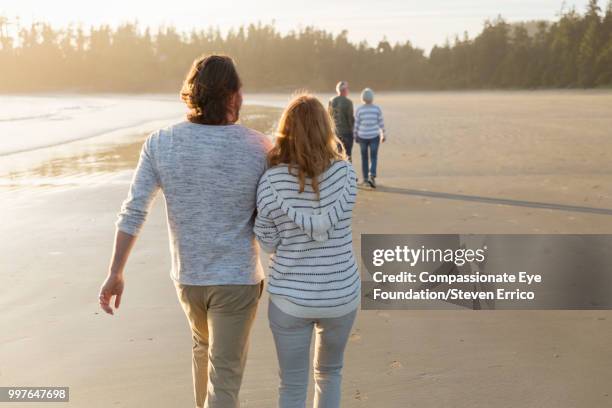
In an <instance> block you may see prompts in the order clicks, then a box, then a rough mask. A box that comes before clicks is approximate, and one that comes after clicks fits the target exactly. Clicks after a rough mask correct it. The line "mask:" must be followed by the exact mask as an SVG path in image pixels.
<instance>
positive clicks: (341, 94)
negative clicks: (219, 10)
mask: <svg viewBox="0 0 612 408" xmlns="http://www.w3.org/2000/svg"><path fill="white" fill-rule="evenodd" d="M336 93H337V94H338V95H336V96H334V97H333V98H332V99H331V100H330V101H329V105H328V107H327V110H328V111H329V115H330V116H331V117H332V118H333V119H334V125H335V131H336V136H338V139H340V141H341V142H342V145H343V146H344V151H345V152H346V154H347V155H348V159H349V161H352V153H353V127H354V126H355V117H354V116H353V102H352V101H351V100H350V99H349V98H348V94H349V87H348V82H346V81H340V82H338V84H337V85H336Z"/></svg>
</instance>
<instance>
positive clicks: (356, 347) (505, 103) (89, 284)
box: [0, 92, 612, 408]
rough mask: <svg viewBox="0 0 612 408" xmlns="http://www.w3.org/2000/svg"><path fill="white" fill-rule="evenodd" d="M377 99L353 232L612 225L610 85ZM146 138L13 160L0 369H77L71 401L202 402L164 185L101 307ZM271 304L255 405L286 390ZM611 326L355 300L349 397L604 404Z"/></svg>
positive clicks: (253, 368) (251, 375)
mask: <svg viewBox="0 0 612 408" xmlns="http://www.w3.org/2000/svg"><path fill="white" fill-rule="evenodd" d="M379 102H380V103H381V105H382V107H383V109H384V110H385V114H386V119H387V124H388V127H389V136H390V137H389V142H388V143H386V144H385V145H383V147H382V150H381V156H380V161H381V163H380V177H379V183H380V188H379V189H378V191H369V190H362V191H360V195H359V198H358V205H357V208H356V211H355V221H354V236H355V244H356V248H358V245H359V237H360V234H361V233H452V232H457V233H467V232H475V233H478V232H480V233H494V232H495V233H514V232H521V233H531V232H533V233H539V232H541V233H566V232H575V233H612V215H611V214H610V213H606V211H605V209H610V208H612V183H610V181H611V176H610V172H611V170H612V160H611V159H612V157H611V156H612V139H610V137H609V136H610V129H611V128H612V116H610V114H609V113H610V112H611V111H612V94H610V93H603V92H601V93H597V92H537V93H526V92H511V93H495V92H486V93H431V94H409V95H405V94H403V95H402V94H395V95H394V94H390V95H383V96H381V97H380V98H379ZM259 126H264V125H261V124H260V125H259ZM139 143H140V139H139V140H138V141H133V142H131V143H128V144H124V145H122V146H120V147H118V146H116V145H111V146H110V148H109V146H108V145H106V146H105V147H100V146H98V148H92V147H91V145H89V147H88V148H87V149H85V150H83V149H81V148H79V147H75V148H74V150H73V151H72V153H71V154H72V155H73V156H70V155H69V156H67V157H64V158H62V157H54V158H53V159H52V160H49V161H48V162H46V163H45V164H44V165H42V166H39V167H37V168H36V169H35V170H31V171H30V172H25V173H19V174H13V175H12V176H11V177H8V176H6V175H5V176H3V180H2V181H3V187H1V189H0V199H1V200H0V212H1V213H2V214H3V217H2V231H3V233H2V235H1V237H2V238H0V240H1V241H0V242H1V248H2V251H1V252H0V270H1V271H2V273H1V274H0V287H1V288H3V289H2V290H0V307H1V310H2V318H1V320H0V385H3V386H8V385H36V386H41V385H56V386H63V385H66V386H70V387H71V403H70V404H69V406H72V407H92V408H93V407H105V408H107V407H137V408H138V407H145V406H146V407H155V408H157V407H190V406H192V395H191V372H190V351H191V350H190V336H189V332H188V327H187V323H186V320H185V318H184V315H183V313H182V311H181V310H180V307H179V304H178V302H177V300H176V295H175V293H174V288H173V285H172V283H171V281H170V279H169V277H168V269H169V254H168V238H167V232H166V226H165V220H164V211H163V204H162V200H161V199H159V198H158V200H157V202H156V204H155V205H154V208H153V210H152V212H151V214H150V217H149V220H148V222H147V225H146V226H145V228H144V231H143V233H142V235H141V237H140V239H139V242H138V244H137V246H136V248H135V251H134V253H133V255H132V257H131V259H130V261H129V264H128V268H127V271H126V279H127V287H126V293H125V296H124V302H123V304H122V306H121V309H120V310H119V313H117V315H115V316H113V317H110V316H106V315H103V314H102V313H101V312H100V311H99V310H98V306H97V299H96V297H97V290H98V287H99V285H100V283H101V280H102V278H103V276H104V274H105V271H106V268H107V262H108V257H109V256H110V251H111V243H112V237H113V232H114V231H113V222H114V220H115V214H116V212H117V210H118V207H119V205H120V203H121V201H122V200H123V198H124V196H125V193H126V189H127V183H128V182H129V178H130V174H131V173H130V171H129V170H126V169H127V168H130V167H131V166H132V165H133V163H134V160H135V158H136V153H137V148H138V145H139ZM81 150H82V152H81V153H78V154H77V153H75V152H76V151H81ZM75 155H76V157H78V159H74V156H75ZM70 157H73V158H72V159H71V158H70ZM355 164H356V165H357V166H359V163H358V160H356V163H355ZM60 176H61V177H60ZM32 185H34V186H32ZM532 202H538V203H539V204H538V205H535V204H532ZM542 206H544V208H542ZM600 209H604V211H600ZM357 252H358V251H357ZM266 309H267V298H264V299H263V300H262V302H261V306H260V310H259V312H258V316H257V321H256V324H255V328H254V330H253V333H252V342H251V350H250V354H249V360H248V365H247V371H246V374H245V379H244V384H243V388H242V392H241V400H242V402H243V406H244V407H250V408H258V407H261V408H263V407H272V406H275V399H276V385H277V376H276V357H275V354H274V350H273V344H272V339H271V335H270V332H269V329H268V327H267V320H266ZM611 340H612V313H610V312H608V311H599V312H574V311H557V312H552V311H548V312H536V311H522V312H513V311H480V312H473V311H463V310H459V311H362V312H361V313H360V314H359V316H358V320H357V322H356V325H355V327H354V329H353V333H352V335H351V339H350V343H349V346H348V350H347V354H346V368H345V372H344V388H343V406H344V407H398V408H400V407H401V408H403V407H461V408H463V407H465V408H467V407H490V406H497V407H513V408H514V407H551V408H565V407H567V408H569V407H589V408H591V407H593V408H596V407H602V408H603V407H609V406H612V351H611V348H610V344H611ZM19 405H20V404H14V405H11V406H19ZM57 405H62V404H57ZM23 406H34V405H32V404H23Z"/></svg>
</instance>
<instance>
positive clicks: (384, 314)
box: [376, 312, 391, 323]
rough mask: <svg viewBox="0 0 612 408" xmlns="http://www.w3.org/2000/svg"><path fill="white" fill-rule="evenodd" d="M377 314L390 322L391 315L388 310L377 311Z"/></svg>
mask: <svg viewBox="0 0 612 408" xmlns="http://www.w3.org/2000/svg"><path fill="white" fill-rule="evenodd" d="M376 316H378V317H382V318H383V319H385V322H387V323H389V319H390V318H391V315H390V314H389V313H387V312H377V313H376Z"/></svg>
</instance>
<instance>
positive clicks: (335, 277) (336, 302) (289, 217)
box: [254, 161, 361, 318]
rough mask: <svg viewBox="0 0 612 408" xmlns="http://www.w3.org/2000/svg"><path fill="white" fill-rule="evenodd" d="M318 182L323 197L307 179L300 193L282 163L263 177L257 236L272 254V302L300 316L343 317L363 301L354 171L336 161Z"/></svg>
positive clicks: (288, 312) (291, 175)
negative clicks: (353, 226) (356, 252)
mask: <svg viewBox="0 0 612 408" xmlns="http://www.w3.org/2000/svg"><path fill="white" fill-rule="evenodd" d="M293 173H296V172H295V170H294V171H293ZM319 183H320V184H319V194H320V197H319V199H317V197H316V194H315V193H314V190H313V189H312V186H311V184H310V180H309V179H307V180H306V186H305V190H304V192H302V193H300V192H299V182H298V178H297V177H296V176H295V175H294V174H291V173H290V172H289V168H288V166H287V165H279V166H275V167H272V168H270V169H268V170H267V171H266V172H265V173H264V175H263V176H262V178H261V180H260V182H259V186H258V189H257V211H258V213H257V218H256V220H255V228H254V231H255V236H256V237H257V239H258V240H259V242H260V244H261V246H262V248H264V249H265V250H266V251H268V252H271V253H273V254H272V256H271V257H270V267H269V280H268V292H269V293H270V299H271V300H272V302H274V304H275V305H276V306H277V307H278V308H280V309H281V310H282V311H283V312H285V313H287V314H290V315H292V316H296V317H302V318H324V317H339V316H343V315H345V314H347V313H350V312H352V311H353V310H355V309H356V308H357V307H358V305H359V301H360V287H361V282H360V276H359V269H358V266H357V262H356V260H355V255H354V252H353V238H352V230H351V218H352V209H353V206H354V204H355V198H356V195H357V186H356V176H355V171H354V170H353V167H352V165H351V164H349V163H348V162H346V161H335V162H334V163H332V164H331V165H330V167H329V168H328V169H327V170H326V171H325V172H324V173H323V174H321V175H320V176H319Z"/></svg>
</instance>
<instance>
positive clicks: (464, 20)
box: [0, 0, 606, 50]
mask: <svg viewBox="0 0 612 408" xmlns="http://www.w3.org/2000/svg"><path fill="white" fill-rule="evenodd" d="M605 1H606V0H600V3H601V4H602V8H603V7H604V6H605ZM587 2H588V0H568V1H566V3H567V5H568V6H571V5H575V6H576V7H577V9H578V10H580V11H583V10H584V9H585V5H586V4H587ZM562 3H563V0H425V1H424V0H418V1H409V0H350V1H348V0H339V1H331V0H309V1H290V0H251V1H248V0H237V1H227V0H217V1H203V0H199V1H198V0H173V1H167V0H146V1H145V0H104V1H100V0H99V1H95V0H78V1H76V0H2V3H0V14H4V15H5V16H7V17H9V18H14V17H15V16H17V15H19V16H20V17H21V19H22V22H24V23H29V22H30V21H32V20H33V19H37V20H46V21H48V22H50V23H52V24H53V25H55V26H59V25H66V24H69V23H77V22H81V23H84V24H86V25H89V24H94V25H97V24H100V23H109V24H112V25H115V24H117V23H120V22H123V21H133V20H135V19H137V20H138V21H139V22H140V23H141V25H143V26H145V25H149V26H157V25H160V24H174V25H175V26H177V27H179V29H183V30H189V29H191V28H193V27H205V26H211V25H212V26H217V27H219V28H220V29H221V30H222V31H225V30H227V29H228V28H229V27H235V26H239V25H240V24H245V23H250V22H257V21H261V22H264V23H270V22H272V21H274V22H275V23H276V27H277V28H278V29H279V30H281V31H282V32H286V31H288V30H290V29H293V28H298V27H300V26H306V25H315V26H317V27H320V28H324V29H327V30H329V31H333V32H334V33H337V32H340V31H341V30H342V29H347V30H349V37H350V39H351V40H352V41H360V40H363V39H365V40H368V41H369V42H370V43H374V44H375V43H376V42H377V41H378V40H380V39H381V38H382V37H383V36H384V35H386V36H387V38H388V39H389V40H391V41H393V42H395V41H405V40H407V39H409V40H410V41H412V43H413V44H416V45H417V46H419V47H421V48H425V49H426V50H429V49H430V48H431V46H432V45H434V44H441V43H443V42H444V41H445V40H446V39H447V38H450V39H452V38H453V37H454V36H455V34H462V33H463V31H465V30H467V31H468V32H469V33H470V36H473V35H474V34H476V33H478V32H479V31H480V29H481V28H482V23H483V21H484V20H485V19H487V18H495V17H496V16H497V15H498V14H501V15H502V16H504V17H505V18H506V19H507V20H509V21H517V20H533V19H548V20H551V19H555V18H556V16H557V15H558V13H559V10H560V9H561V4H562Z"/></svg>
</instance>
